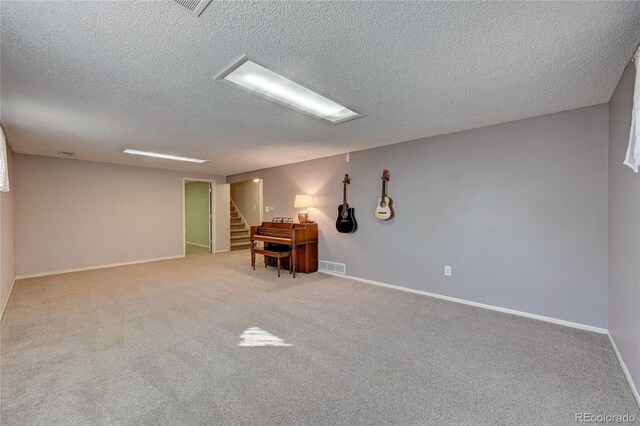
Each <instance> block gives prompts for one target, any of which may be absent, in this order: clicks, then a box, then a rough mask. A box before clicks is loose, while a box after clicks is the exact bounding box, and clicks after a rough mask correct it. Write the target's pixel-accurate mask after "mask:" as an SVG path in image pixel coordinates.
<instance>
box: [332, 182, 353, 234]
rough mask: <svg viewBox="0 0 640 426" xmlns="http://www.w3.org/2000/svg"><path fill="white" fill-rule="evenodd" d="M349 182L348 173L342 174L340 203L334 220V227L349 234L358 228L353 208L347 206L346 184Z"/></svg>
mask: <svg viewBox="0 0 640 426" xmlns="http://www.w3.org/2000/svg"><path fill="white" fill-rule="evenodd" d="M350 183H351V179H349V175H348V174H346V175H344V179H343V180H342V204H340V205H339V206H338V220H336V229H337V230H338V232H341V233H343V234H351V233H352V232H355V231H356V229H358V224H357V223H356V217H355V216H354V209H353V207H349V204H348V203H347V185H348V184H350Z"/></svg>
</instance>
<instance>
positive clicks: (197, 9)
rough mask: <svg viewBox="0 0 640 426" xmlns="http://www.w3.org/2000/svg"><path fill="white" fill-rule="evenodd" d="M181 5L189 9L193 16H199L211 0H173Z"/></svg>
mask: <svg viewBox="0 0 640 426" xmlns="http://www.w3.org/2000/svg"><path fill="white" fill-rule="evenodd" d="M173 1H175V2H176V3H178V4H179V5H180V6H182V7H186V8H187V9H189V10H190V11H191V12H193V14H194V15H195V16H200V14H201V13H202V12H204V10H205V9H206V8H207V6H208V5H209V3H211V0H173Z"/></svg>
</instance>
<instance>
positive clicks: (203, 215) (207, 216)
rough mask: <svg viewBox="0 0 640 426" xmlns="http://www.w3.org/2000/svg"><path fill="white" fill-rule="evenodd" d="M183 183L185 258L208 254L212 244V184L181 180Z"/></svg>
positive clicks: (194, 180)
mask: <svg viewBox="0 0 640 426" xmlns="http://www.w3.org/2000/svg"><path fill="white" fill-rule="evenodd" d="M183 183H184V188H183V190H184V253H185V255H186V256H190V255H195V254H208V253H211V251H212V245H213V244H212V243H213V214H212V206H213V191H212V188H213V186H212V182H211V181H206V180H198V179H183Z"/></svg>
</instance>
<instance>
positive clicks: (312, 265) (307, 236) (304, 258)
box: [250, 222, 318, 274]
mask: <svg viewBox="0 0 640 426" xmlns="http://www.w3.org/2000/svg"><path fill="white" fill-rule="evenodd" d="M250 240H251V247H252V250H253V248H254V247H255V245H256V243H258V242H262V243H264V248H265V250H271V251H283V250H291V257H292V260H293V264H294V265H295V272H304V273H307V274H308V273H310V272H316V271H317V270H318V224H317V223H273V222H262V225H260V226H252V227H251V233H250ZM282 260H283V262H284V263H283V265H282V267H283V268H285V269H289V270H291V268H292V265H289V260H288V259H286V258H284V259H282ZM265 261H266V263H267V265H269V266H276V265H275V259H272V258H266V259H265Z"/></svg>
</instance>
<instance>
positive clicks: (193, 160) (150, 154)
mask: <svg viewBox="0 0 640 426" xmlns="http://www.w3.org/2000/svg"><path fill="white" fill-rule="evenodd" d="M122 152H124V153H125V154H133V155H144V156H146V157H156V158H163V159H165V160H177V161H188V162H190V163H206V162H207V161H208V160H200V159H198V158H189V157H180V156H179V155H171V154H159V153H157V152H148V151H138V150H137V149H128V148H127V149H125V150H124V151H122Z"/></svg>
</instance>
